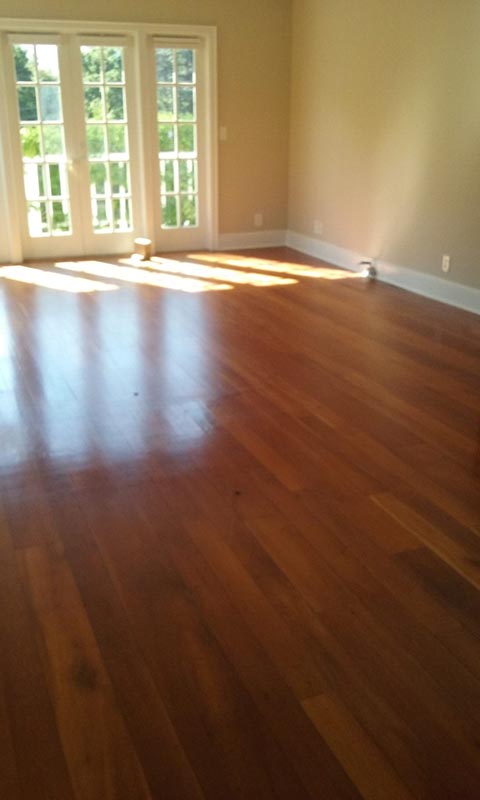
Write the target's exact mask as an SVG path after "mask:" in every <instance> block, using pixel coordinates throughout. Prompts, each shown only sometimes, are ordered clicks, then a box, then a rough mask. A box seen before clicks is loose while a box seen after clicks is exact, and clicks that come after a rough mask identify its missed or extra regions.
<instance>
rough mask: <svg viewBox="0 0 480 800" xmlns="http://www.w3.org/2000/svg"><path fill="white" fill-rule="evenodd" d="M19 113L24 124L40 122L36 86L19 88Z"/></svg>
mask: <svg viewBox="0 0 480 800" xmlns="http://www.w3.org/2000/svg"><path fill="white" fill-rule="evenodd" d="M17 94H18V111H19V114H20V120H21V121H22V122H36V121H37V120H38V103H37V90H36V89H35V86H19V87H18V89H17Z"/></svg>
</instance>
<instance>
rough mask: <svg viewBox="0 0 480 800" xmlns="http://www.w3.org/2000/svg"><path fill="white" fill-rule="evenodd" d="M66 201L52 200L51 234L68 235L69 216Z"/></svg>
mask: <svg viewBox="0 0 480 800" xmlns="http://www.w3.org/2000/svg"><path fill="white" fill-rule="evenodd" d="M68 206H69V204H68V201H67V200H60V201H59V200H54V201H53V203H52V232H53V233H54V234H55V233H69V231H70V214H69V207H68Z"/></svg>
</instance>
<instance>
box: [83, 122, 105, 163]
mask: <svg viewBox="0 0 480 800" xmlns="http://www.w3.org/2000/svg"><path fill="white" fill-rule="evenodd" d="M87 149H88V154H89V156H90V157H91V158H102V157H104V156H105V153H106V151H107V148H106V141H105V127H104V126H103V125H87Z"/></svg>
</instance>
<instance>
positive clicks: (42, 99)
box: [12, 43, 72, 238]
mask: <svg viewBox="0 0 480 800" xmlns="http://www.w3.org/2000/svg"><path fill="white" fill-rule="evenodd" d="M12 54H13V61H14V74H15V90H16V96H17V107H18V122H19V136H20V147H21V154H22V164H23V181H24V192H25V200H26V203H27V224H28V232H29V235H30V236H31V237H32V238H39V237H51V236H64V235H69V234H71V232H72V223H71V208H70V191H69V182H68V172H67V157H66V149H65V131H64V122H63V107H62V94H61V79H60V68H59V59H58V46H57V45H56V44H41V43H39V44H21V43H20V44H17V43H15V44H12Z"/></svg>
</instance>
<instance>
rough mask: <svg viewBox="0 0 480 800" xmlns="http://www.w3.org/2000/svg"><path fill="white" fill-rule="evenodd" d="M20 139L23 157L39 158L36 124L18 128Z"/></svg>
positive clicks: (38, 135)
mask: <svg viewBox="0 0 480 800" xmlns="http://www.w3.org/2000/svg"><path fill="white" fill-rule="evenodd" d="M20 141H21V144H22V153H23V156H24V158H40V156H41V154H42V153H41V144H40V128H39V126H38V125H28V126H25V127H24V128H20Z"/></svg>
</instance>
